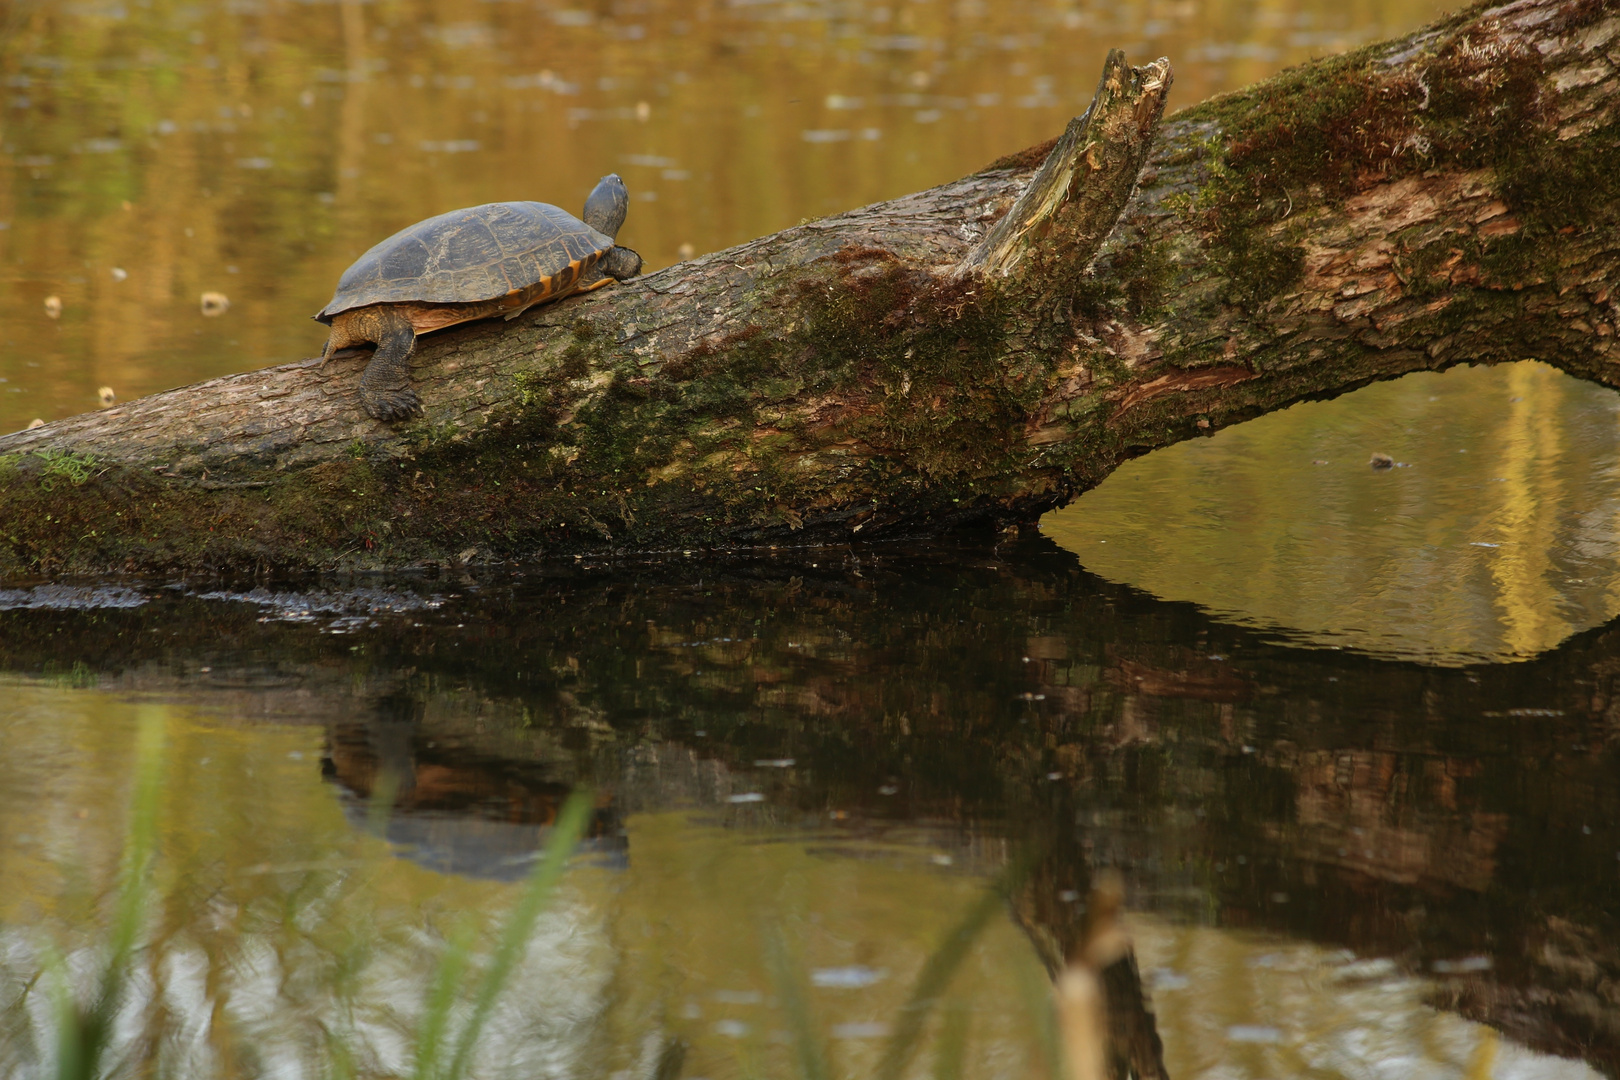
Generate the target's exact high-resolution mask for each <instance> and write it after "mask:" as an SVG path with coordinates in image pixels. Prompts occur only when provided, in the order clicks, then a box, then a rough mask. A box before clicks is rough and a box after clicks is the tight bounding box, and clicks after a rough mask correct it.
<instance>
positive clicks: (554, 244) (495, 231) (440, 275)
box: [316, 202, 613, 324]
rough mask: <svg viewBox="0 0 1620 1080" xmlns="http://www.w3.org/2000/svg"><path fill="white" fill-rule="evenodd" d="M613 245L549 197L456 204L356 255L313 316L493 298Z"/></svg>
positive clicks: (588, 261)
mask: <svg viewBox="0 0 1620 1080" xmlns="http://www.w3.org/2000/svg"><path fill="white" fill-rule="evenodd" d="M612 247H613V240H612V238H611V237H608V236H604V235H602V234H601V233H599V232H597V231H596V230H595V229H593V228H591V227H590V226H589V225H586V224H585V223H584V222H583V221H580V220H579V219H578V218H576V217H575V216H574V215H572V214H570V213H569V212H568V211H566V210H564V209H562V208H561V207H557V206H552V205H551V204H550V203H541V202H504V203H486V204H484V205H483V206H474V207H471V208H469V209H466V210H453V211H451V212H450V213H448V214H440V215H439V216H438V217H432V218H428V219H427V220H426V221H421V222H418V223H417V224H415V225H412V226H411V227H410V228H408V229H403V230H401V231H399V232H397V233H395V234H394V235H393V236H390V237H389V238H388V239H386V240H384V241H382V242H381V243H379V244H377V245H376V246H375V247H373V248H372V249H371V250H370V251H368V252H366V253H365V254H364V255H362V256H360V258H359V259H357V260H356V261H355V263H354V265H353V266H351V267H349V269H348V271H346V272H345V273H344V275H343V277H342V278H340V279H339V280H338V288H337V294H336V295H335V296H333V297H332V300H331V302H330V303H329V304H327V305H326V307H325V308H324V309H322V311H321V313H320V314H319V315H317V316H316V318H317V319H319V320H320V321H321V322H324V323H327V324H330V323H331V321H332V316H334V315H337V314H339V313H340V312H343V311H347V310H349V309H351V308H357V307H364V306H366V305H368V304H384V303H402V302H409V301H418V302H430V303H441V304H463V303H472V302H476V301H479V300H492V299H494V298H496V297H499V296H505V295H506V294H507V293H510V292H512V291H513V290H514V289H526V288H528V287H529V286H531V285H534V284H535V283H536V282H539V281H541V280H543V279H545V278H548V277H552V276H554V275H557V274H558V273H560V272H561V271H563V270H564V269H566V268H567V267H568V266H569V264H570V263H579V264H581V269H582V271H584V270H589V269H590V267H591V266H593V265H595V263H596V262H597V261H598V260H599V259H601V257H602V256H603V255H604V254H606V253H607V252H608V251H609V250H611V249H612Z"/></svg>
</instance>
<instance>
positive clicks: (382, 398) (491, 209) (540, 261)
mask: <svg viewBox="0 0 1620 1080" xmlns="http://www.w3.org/2000/svg"><path fill="white" fill-rule="evenodd" d="M629 209H630V193H629V192H628V191H627V190H625V186H624V181H623V180H621V179H619V176H618V174H617V173H610V174H608V175H607V176H604V177H602V179H601V180H600V181H599V182H598V183H597V185H596V187H595V188H594V189H593V190H592V191H591V194H590V197H589V198H587V199H586V200H585V211H584V214H583V217H584V220H583V221H581V220H580V219H579V218H576V217H575V216H574V215H572V214H570V213H569V212H568V211H566V210H564V209H562V208H561V207H558V206H552V205H551V204H550V203H542V202H498V203H485V204H484V205H483V206H472V207H468V208H467V209H464V210H452V211H450V212H449V213H447V214H440V215H439V216H437V217H431V218H428V219H427V220H426V221H419V222H417V223H416V224H415V225H412V226H411V227H410V228H408V229H402V230H400V231H399V232H397V233H395V234H394V235H393V236H390V237H389V238H388V239H386V240H384V241H383V242H382V243H380V244H378V245H377V246H375V247H373V248H372V249H371V250H370V251H368V252H366V253H365V254H364V255H362V256H360V258H359V259H357V260H356V261H355V263H354V265H353V266H351V267H349V268H348V269H347V270H345V271H344V272H343V276H342V277H341V278H339V279H338V286H337V293H336V294H335V295H334V296H333V297H332V300H331V302H330V303H328V304H327V305H326V306H325V307H324V308H322V309H321V311H320V313H319V314H318V315H316V316H315V320H316V321H317V322H320V323H325V324H326V325H327V326H330V327H331V328H332V332H331V334H330V336H328V337H327V339H326V347H325V348H324V349H322V350H321V359H322V362H323V363H324V362H325V361H327V360H330V359H331V358H332V356H333V355H334V354H336V353H337V352H338V351H340V350H343V349H348V348H351V347H354V346H358V345H363V344H366V343H368V342H369V343H373V344H375V345H376V351H375V352H374V353H373V354H372V357H371V362H370V363H368V364H367V365H366V370H365V372H364V373H363V374H362V375H361V376H360V402H361V404H362V405H363V406H364V407H365V410H366V412H367V413H369V414H370V415H371V416H372V417H373V418H375V419H377V420H382V421H392V420H403V419H405V418H406V417H409V416H412V415H415V414H417V413H420V412H421V402H420V400H419V399H418V398H417V396H416V392H415V391H414V390H412V389H411V367H410V358H411V352H412V350H413V349H415V347H416V337H417V335H418V334H426V333H429V332H431V331H434V330H443V329H444V328H445V327H448V326H455V325H457V324H459V323H464V322H471V321H472V320H474V319H489V318H493V317H495V316H497V315H504V316H505V317H506V318H507V319H515V318H516V317H517V316H519V315H521V314H522V313H523V312H524V311H526V310H528V309H529V308H531V307H533V306H534V305H536V304H541V303H546V302H548V301H552V300H560V299H562V298H563V297H565V296H570V295H572V294H574V293H577V292H588V291H590V290H592V289H596V288H600V287H601V286H603V285H607V284H609V283H611V282H613V281H624V280H627V279H629V278H633V277H635V276H636V275H637V274H639V273H641V256H640V255H637V254H636V253H635V252H634V251H631V250H630V249H629V248H625V247H618V246H616V245H615V244H614V242H613V238H614V237H615V236H617V235H618V233H619V227H620V226H621V225H623V224H624V216H625V213H626V212H627V211H628V210H629Z"/></svg>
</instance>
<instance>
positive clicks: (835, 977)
mask: <svg viewBox="0 0 1620 1080" xmlns="http://www.w3.org/2000/svg"><path fill="white" fill-rule="evenodd" d="M888 976H889V969H888V968H883V969H881V970H878V971H873V970H872V969H871V968H869V967H864V966H862V965H860V964H855V965H852V966H850V967H836V968H817V969H816V970H814V971H812V972H811V973H810V985H811V986H819V987H822V988H824V989H828V990H861V989H864V988H865V987H868V986H871V985H872V984H873V983H877V982H881V981H883V980H884V979H886V978H888Z"/></svg>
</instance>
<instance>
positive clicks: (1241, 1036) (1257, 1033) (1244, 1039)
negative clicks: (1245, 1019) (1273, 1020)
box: [1226, 1024, 1282, 1043]
mask: <svg viewBox="0 0 1620 1080" xmlns="http://www.w3.org/2000/svg"><path fill="white" fill-rule="evenodd" d="M1226 1037H1227V1038H1228V1039H1231V1040H1232V1041H1233V1042H1241V1043H1278V1042H1282V1032H1280V1031H1278V1030H1277V1029H1276V1028H1274V1027H1267V1026H1265V1025H1264V1024H1233V1025H1232V1026H1231V1027H1229V1028H1227V1029H1226Z"/></svg>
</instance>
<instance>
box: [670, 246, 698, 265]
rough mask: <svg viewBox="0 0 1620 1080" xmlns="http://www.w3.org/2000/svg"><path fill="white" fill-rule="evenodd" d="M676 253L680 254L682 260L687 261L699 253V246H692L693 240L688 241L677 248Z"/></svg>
mask: <svg viewBox="0 0 1620 1080" xmlns="http://www.w3.org/2000/svg"><path fill="white" fill-rule="evenodd" d="M675 254H676V255H678V256H680V259H681V262H685V261H686V260H687V259H690V258H693V257H694V256H696V255H697V248H695V247H693V246H692V243H691V241H687V242H686V243H684V244H682V245H681V246H680V247H678V248H676V249H675Z"/></svg>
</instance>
